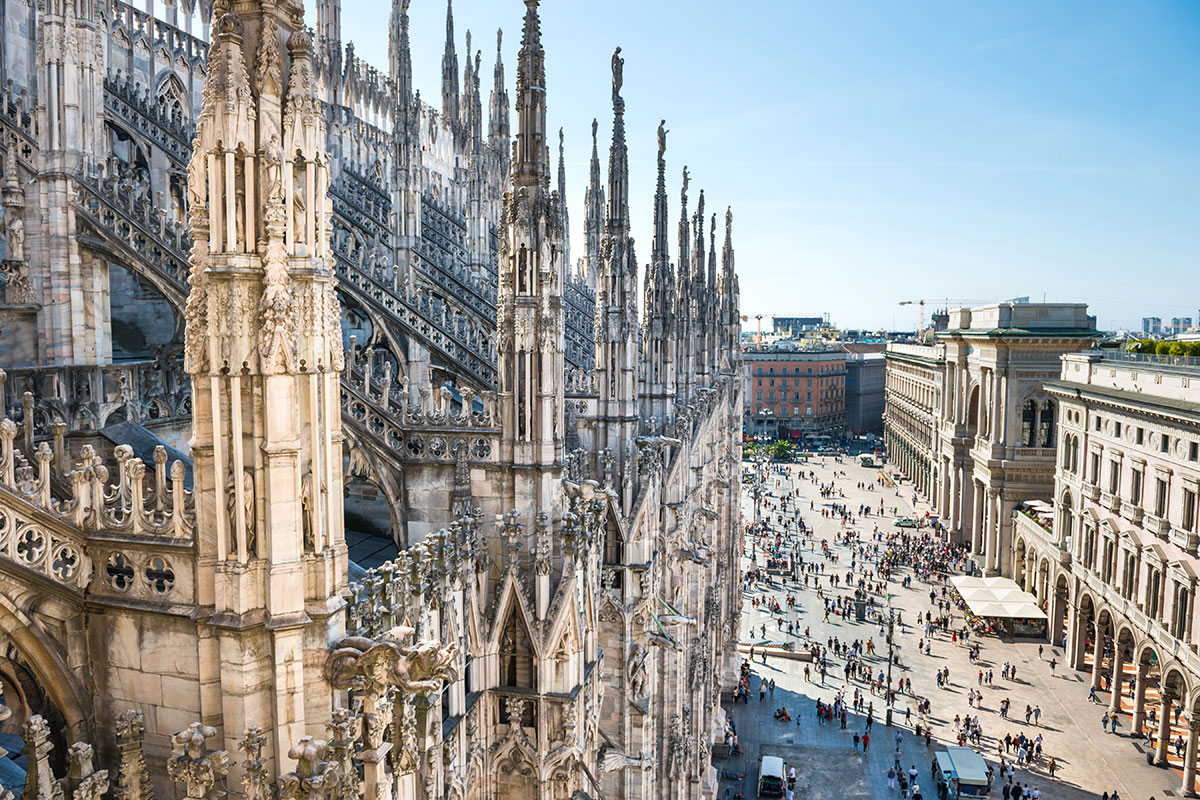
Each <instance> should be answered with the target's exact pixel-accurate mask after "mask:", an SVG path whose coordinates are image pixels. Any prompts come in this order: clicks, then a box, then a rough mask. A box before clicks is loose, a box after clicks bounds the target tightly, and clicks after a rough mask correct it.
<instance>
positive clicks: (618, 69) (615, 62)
mask: <svg viewBox="0 0 1200 800" xmlns="http://www.w3.org/2000/svg"><path fill="white" fill-rule="evenodd" d="M624 70H625V59H623V58H621V48H619V47H618V48H617V49H616V50H614V51H613V55H612V80H613V90H612V91H613V102H616V100H617V98H619V97H620V96H621V86H622V84H624V82H625V78H624V74H623V73H624Z"/></svg>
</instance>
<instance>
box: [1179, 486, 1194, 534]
mask: <svg viewBox="0 0 1200 800" xmlns="http://www.w3.org/2000/svg"><path fill="white" fill-rule="evenodd" d="M1180 526H1181V527H1182V528H1183V529H1184V530H1185V531H1193V530H1195V529H1196V490H1195V489H1184V490H1183V518H1182V519H1181V520H1180Z"/></svg>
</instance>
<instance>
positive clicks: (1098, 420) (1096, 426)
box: [1092, 417, 1100, 431]
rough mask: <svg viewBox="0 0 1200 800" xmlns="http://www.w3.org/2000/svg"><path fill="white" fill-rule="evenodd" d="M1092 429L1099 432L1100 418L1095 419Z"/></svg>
mask: <svg viewBox="0 0 1200 800" xmlns="http://www.w3.org/2000/svg"><path fill="white" fill-rule="evenodd" d="M1092 429H1093V430H1096V431H1098V430H1100V418H1099V417H1096V420H1095V425H1094V426H1093V428H1092Z"/></svg>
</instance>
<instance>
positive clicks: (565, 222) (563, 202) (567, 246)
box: [558, 128, 571, 267]
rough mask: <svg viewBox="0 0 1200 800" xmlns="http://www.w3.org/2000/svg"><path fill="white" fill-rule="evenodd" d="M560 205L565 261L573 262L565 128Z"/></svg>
mask: <svg viewBox="0 0 1200 800" xmlns="http://www.w3.org/2000/svg"><path fill="white" fill-rule="evenodd" d="M558 207H559V208H560V209H562V213H561V214H560V215H559V216H560V217H561V218H562V230H563V263H564V264H566V265H567V266H568V267H569V266H570V264H571V225H570V217H569V215H568V214H567V159H566V148H565V146H564V144H563V129H562V128H559V129H558Z"/></svg>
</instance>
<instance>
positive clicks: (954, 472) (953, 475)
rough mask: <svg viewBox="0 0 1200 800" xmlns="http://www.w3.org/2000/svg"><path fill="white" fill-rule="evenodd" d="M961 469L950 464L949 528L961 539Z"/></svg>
mask: <svg viewBox="0 0 1200 800" xmlns="http://www.w3.org/2000/svg"><path fill="white" fill-rule="evenodd" d="M961 472H962V470H961V469H960V468H959V467H958V466H957V465H956V464H953V463H951V464H950V530H952V531H954V532H955V533H956V534H958V537H959V539H960V540H961V539H962V475H961Z"/></svg>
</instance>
